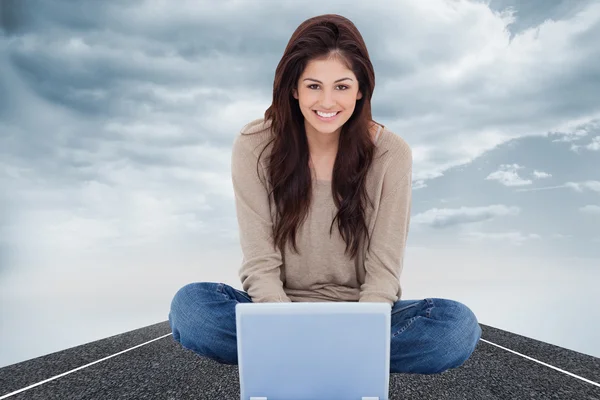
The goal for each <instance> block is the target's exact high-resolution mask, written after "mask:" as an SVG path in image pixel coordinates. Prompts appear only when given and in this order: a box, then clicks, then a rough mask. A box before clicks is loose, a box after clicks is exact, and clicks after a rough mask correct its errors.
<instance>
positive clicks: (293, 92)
mask: <svg viewBox="0 0 600 400" xmlns="http://www.w3.org/2000/svg"><path fill="white" fill-rule="evenodd" d="M292 96H294V98H295V99H296V100H298V90H297V89H296V88H294V89H292Z"/></svg>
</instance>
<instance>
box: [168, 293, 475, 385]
mask: <svg viewBox="0 0 600 400" xmlns="http://www.w3.org/2000/svg"><path fill="white" fill-rule="evenodd" d="M251 302H252V299H251V298H250V296H249V295H248V294H247V293H246V292H243V291H240V290H237V289H235V288H233V287H231V286H229V285H226V284H224V283H218V282H196V283H190V284H187V285H185V286H184V287H182V288H181V289H179V290H178V291H177V293H176V294H175V297H174V298H173V300H172V302H171V308H170V311H169V324H170V326H171V330H172V332H173V338H174V340H176V341H177V342H178V343H180V344H181V346H182V347H183V348H185V349H188V350H192V351H193V352H195V353H197V354H198V355H200V356H204V357H208V358H210V359H213V360H215V361H217V362H219V363H222V364H234V365H237V362H238V360H237V338H236V322H235V305H236V304H237V303H251ZM391 313H392V315H391V328H392V331H391V344H390V373H416V374H436V373H440V372H443V371H445V370H448V369H450V368H456V367H458V366H460V365H462V364H463V363H464V362H465V361H466V360H467V359H468V358H469V357H470V356H471V354H472V353H473V351H474V350H475V346H476V345H477V343H478V341H479V338H480V337H481V327H480V326H479V323H478V322H477V318H476V317H475V315H474V314H473V312H472V311H471V310H470V309H469V308H468V307H467V306H465V305H463V304H462V303H459V302H457V301H454V300H448V299H439V298H426V299H423V300H399V301H397V302H396V303H394V305H393V307H392V309H391ZM343 329H344V328H343V327H340V331H343Z"/></svg>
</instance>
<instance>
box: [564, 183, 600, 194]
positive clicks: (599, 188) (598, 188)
mask: <svg viewBox="0 0 600 400" xmlns="http://www.w3.org/2000/svg"><path fill="white" fill-rule="evenodd" d="M565 186H566V187H569V188H572V189H574V190H575V191H577V192H583V191H584V190H591V191H593V192H598V193H600V181H592V180H590V181H584V182H567V183H565Z"/></svg>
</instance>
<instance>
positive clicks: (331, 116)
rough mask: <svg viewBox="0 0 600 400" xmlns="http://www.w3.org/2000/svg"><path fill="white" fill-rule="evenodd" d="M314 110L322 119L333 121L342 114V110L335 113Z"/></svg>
mask: <svg viewBox="0 0 600 400" xmlns="http://www.w3.org/2000/svg"><path fill="white" fill-rule="evenodd" d="M313 112H314V113H315V115H316V116H317V118H319V119H320V120H322V121H332V120H334V119H335V118H336V117H337V116H338V115H339V114H340V112H341V111H337V112H335V113H321V112H320V111H318V112H317V111H315V110H313Z"/></svg>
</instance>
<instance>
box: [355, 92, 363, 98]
mask: <svg viewBox="0 0 600 400" xmlns="http://www.w3.org/2000/svg"><path fill="white" fill-rule="evenodd" d="M360 99H362V92H361V91H360V90H359V91H358V93H357V94H356V100H360Z"/></svg>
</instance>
